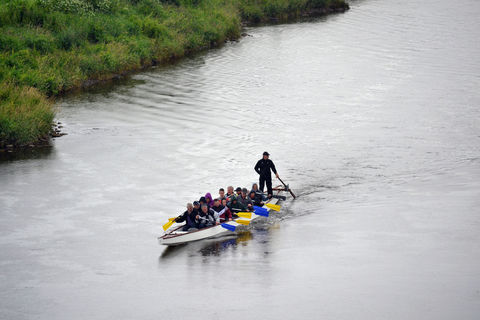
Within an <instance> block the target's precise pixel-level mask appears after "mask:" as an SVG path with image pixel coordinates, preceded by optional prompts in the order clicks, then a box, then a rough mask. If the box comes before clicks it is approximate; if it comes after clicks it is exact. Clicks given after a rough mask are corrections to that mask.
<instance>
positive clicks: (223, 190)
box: [218, 188, 225, 198]
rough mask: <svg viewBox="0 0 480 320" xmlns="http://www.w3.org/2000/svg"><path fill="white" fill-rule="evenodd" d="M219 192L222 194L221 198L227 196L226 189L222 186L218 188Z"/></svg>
mask: <svg viewBox="0 0 480 320" xmlns="http://www.w3.org/2000/svg"><path fill="white" fill-rule="evenodd" d="M218 194H219V195H220V198H223V197H225V189H223V188H220V190H218Z"/></svg>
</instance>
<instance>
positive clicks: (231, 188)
mask: <svg viewBox="0 0 480 320" xmlns="http://www.w3.org/2000/svg"><path fill="white" fill-rule="evenodd" d="M227 193H228V194H232V193H233V186H228V187H227Z"/></svg>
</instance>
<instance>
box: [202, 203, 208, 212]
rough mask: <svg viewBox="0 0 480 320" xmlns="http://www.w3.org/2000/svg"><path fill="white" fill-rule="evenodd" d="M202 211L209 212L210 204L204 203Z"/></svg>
mask: <svg viewBox="0 0 480 320" xmlns="http://www.w3.org/2000/svg"><path fill="white" fill-rule="evenodd" d="M202 212H203V213H207V212H208V206H207V205H206V204H202Z"/></svg>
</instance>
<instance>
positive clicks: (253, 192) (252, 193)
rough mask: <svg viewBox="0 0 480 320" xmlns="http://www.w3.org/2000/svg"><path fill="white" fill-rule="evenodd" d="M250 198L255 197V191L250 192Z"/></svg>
mask: <svg viewBox="0 0 480 320" xmlns="http://www.w3.org/2000/svg"><path fill="white" fill-rule="evenodd" d="M250 199H255V191H252V192H250Z"/></svg>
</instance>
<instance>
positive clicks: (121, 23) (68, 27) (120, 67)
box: [0, 0, 347, 144]
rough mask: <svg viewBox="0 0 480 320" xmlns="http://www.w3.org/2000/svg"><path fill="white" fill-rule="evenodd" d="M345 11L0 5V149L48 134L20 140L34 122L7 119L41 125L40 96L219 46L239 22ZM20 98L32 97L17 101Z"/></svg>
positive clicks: (247, 2)
mask: <svg viewBox="0 0 480 320" xmlns="http://www.w3.org/2000/svg"><path fill="white" fill-rule="evenodd" d="M346 6H347V5H346V4H345V3H344V2H343V0H3V1H2V2H1V3H0V84H2V87H1V88H2V92H3V95H2V101H1V104H0V115H1V116H2V118H0V121H1V122H0V143H2V144H5V143H6V141H9V143H15V144H21V143H23V144H24V143H29V142H32V141H35V139H38V137H39V136H42V135H44V134H45V133H46V132H48V129H49V128H46V127H45V126H44V125H43V122H42V125H38V126H37V128H38V130H43V131H42V132H41V133H39V134H26V133H25V132H27V131H28V132H29V130H30V129H27V127H28V126H30V127H29V128H31V127H32V126H31V124H30V123H29V121H30V122H31V121H33V120H32V119H33V118H29V117H27V116H25V117H20V116H13V113H12V110H11V109H12V108H17V109H18V110H19V111H18V112H17V113H20V112H25V113H29V112H30V111H29V110H31V112H32V113H34V114H36V115H37V116H38V112H39V111H38V110H43V112H45V117H42V118H41V119H40V118H38V121H40V120H41V121H43V120H44V118H48V117H50V116H51V114H53V112H52V111H51V110H52V109H51V107H50V108H48V107H45V106H46V105H50V103H48V101H47V100H46V97H50V96H56V95H58V94H59V93H62V92H65V91H68V90H70V89H73V88H77V87H80V86H81V85H82V84H83V83H84V82H85V81H87V80H103V79H109V78H112V77H113V76H115V75H116V74H122V73H124V72H130V71H134V70H138V69H140V68H143V67H145V66H149V65H152V64H157V63H166V62H168V61H170V60H173V59H177V58H180V57H183V56H185V55H188V54H191V53H194V52H198V51H200V50H205V49H208V48H211V47H215V46H218V45H219V44H221V43H223V42H225V41H226V40H229V39H236V38H238V37H239V36H240V32H241V26H242V22H247V23H260V22H268V21H272V20H273V19H275V20H277V21H285V20H288V19H292V18H296V17H299V16H300V15H302V14H304V13H311V12H320V13H321V12H322V11H318V10H319V9H320V10H325V11H326V12H328V11H330V10H331V11H333V10H335V9H337V8H346ZM316 10H317V11H316ZM7 83H8V85H6V84H7ZM32 87H33V88H36V90H34V89H31V88H32ZM8 91H12V92H11V94H8V95H7V94H6V93H5V92H8ZM19 92H20V93H25V94H27V93H28V95H29V96H31V97H33V96H35V99H33V98H32V99H26V100H22V99H21V98H19V97H18V95H17V94H18V93H19ZM38 92H40V93H41V94H43V100H42V99H40V98H39V97H38V96H37V95H38V94H39V93H38ZM4 99H7V100H8V101H4ZM32 101H36V103H38V104H39V106H40V107H39V109H38V110H37V109H36V108H35V107H34V105H35V103H33V102H32ZM21 103H25V106H20V104H21ZM47 114H48V116H47ZM7 115H10V116H11V117H12V118H11V119H7V118H6V116H7ZM27 119H28V121H27ZM16 121H20V122H19V123H15V124H14V125H13V124H12V123H14V122H16ZM24 124H25V127H26V128H25V130H24V129H21V128H22V127H23V125H24ZM7 129H8V130H9V131H5V130H7ZM15 130H17V131H15ZM15 132H18V136H16V135H15ZM28 137H29V138H28ZM29 139H30V140H29Z"/></svg>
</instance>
